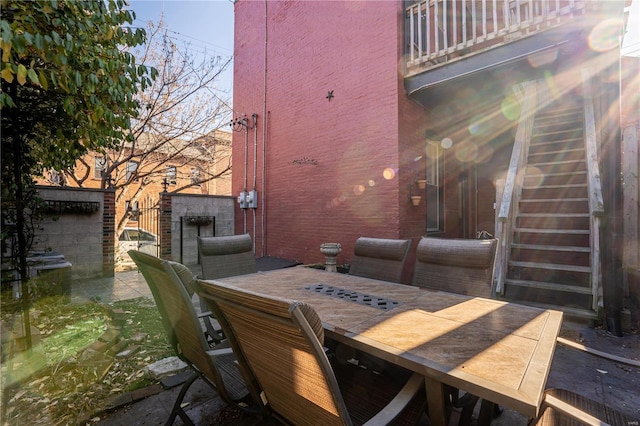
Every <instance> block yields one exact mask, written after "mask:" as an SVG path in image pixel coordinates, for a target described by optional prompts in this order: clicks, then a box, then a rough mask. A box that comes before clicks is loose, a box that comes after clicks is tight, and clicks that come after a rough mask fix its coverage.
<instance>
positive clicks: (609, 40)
mask: <svg viewBox="0 0 640 426" xmlns="http://www.w3.org/2000/svg"><path fill="white" fill-rule="evenodd" d="M621 28H622V20H620V19H617V18H611V19H605V20H604V21H602V22H600V23H599V24H598V25H596V26H595V27H594V28H593V30H591V32H590V33H589V47H590V48H591V50H594V51H596V52H606V51H608V50H611V49H615V48H616V47H618V45H619V44H620V29H621Z"/></svg>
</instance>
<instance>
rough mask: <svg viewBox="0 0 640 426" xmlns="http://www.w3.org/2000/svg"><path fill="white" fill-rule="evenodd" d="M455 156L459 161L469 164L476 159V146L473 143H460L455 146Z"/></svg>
mask: <svg viewBox="0 0 640 426" xmlns="http://www.w3.org/2000/svg"><path fill="white" fill-rule="evenodd" d="M455 155H456V158H457V159H458V160H459V161H461V162H463V163H465V162H466V163H469V162H471V161H474V160H475V159H476V158H478V146H477V145H476V144H475V143H473V142H462V143H460V144H458V145H457V146H456V149H455Z"/></svg>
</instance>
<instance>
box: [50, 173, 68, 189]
mask: <svg viewBox="0 0 640 426" xmlns="http://www.w3.org/2000/svg"><path fill="white" fill-rule="evenodd" d="M49 181H50V182H51V183H52V184H54V185H60V186H62V185H63V183H64V181H63V178H62V173H60V172H59V171H57V170H53V169H51V170H49Z"/></svg>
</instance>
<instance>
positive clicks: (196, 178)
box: [191, 167, 200, 185]
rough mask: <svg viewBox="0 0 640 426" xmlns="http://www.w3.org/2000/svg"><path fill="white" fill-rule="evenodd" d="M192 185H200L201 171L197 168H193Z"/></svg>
mask: <svg viewBox="0 0 640 426" xmlns="http://www.w3.org/2000/svg"><path fill="white" fill-rule="evenodd" d="M191 183H192V184H194V185H196V184H198V183H200V169H198V168H196V167H192V168H191Z"/></svg>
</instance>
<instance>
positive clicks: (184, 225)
mask: <svg viewBox="0 0 640 426" xmlns="http://www.w3.org/2000/svg"><path fill="white" fill-rule="evenodd" d="M165 197H170V198H171V202H170V203H163V202H161V206H170V209H171V253H170V256H167V255H166V253H165V252H164V251H163V255H162V257H164V258H168V257H170V258H171V259H172V260H175V261H178V262H181V263H184V264H186V265H193V264H197V263H198V245H197V237H198V236H199V235H200V236H213V235H216V236H221V235H233V234H234V211H233V209H234V203H235V197H229V196H201V195H181V194H166V193H165V194H161V198H165ZM165 213H168V212H161V216H162V215H164V214H165ZM213 218H215V221H214V220H213ZM161 221H162V219H161ZM214 222H215V230H214ZM161 229H163V228H162V224H161ZM162 232H164V230H163V231H162ZM214 232H215V233H214ZM161 250H162V242H161Z"/></svg>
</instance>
